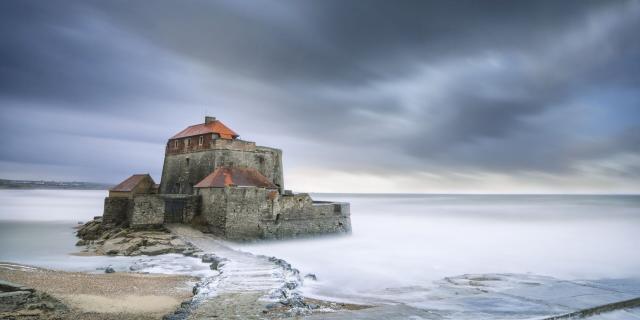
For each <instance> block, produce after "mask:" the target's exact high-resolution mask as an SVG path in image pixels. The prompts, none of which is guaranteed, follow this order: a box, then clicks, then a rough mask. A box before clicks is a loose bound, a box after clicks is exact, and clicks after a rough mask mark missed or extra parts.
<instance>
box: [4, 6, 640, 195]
mask: <svg viewBox="0 0 640 320" xmlns="http://www.w3.org/2000/svg"><path fill="white" fill-rule="evenodd" d="M638 37H640V1H594V2H590V1H584V0H580V1H555V0H554V1H486V2H481V1H438V2H436V1H408V0H402V1H386V0H385V1H371V0H367V1H365V0H335V1H329V0H322V1H317V0H307V1H305V0H292V1H269V0H260V1H238V0H229V1H95V2H94V1H25V0H17V1H11V0H7V1H0V40H1V41H0V133H1V134H2V138H1V139H0V150H2V151H1V153H0V178H12V179H45V180H46V179H58V180H82V181H96V182H109V183H116V182H119V181H120V180H122V179H124V178H126V177H127V176H129V175H130V174H132V173H142V172H149V173H151V174H152V176H153V177H154V178H155V179H156V180H158V181H159V178H160V173H161V170H162V161H163V156H164V145H165V143H166V139H168V138H169V137H170V136H172V135H173V134H175V133H177V132H178V131H180V130H182V129H183V128H184V127H186V126H188V125H191V124H196V123H200V122H202V121H203V116H204V115H205V114H208V115H212V116H216V117H217V118H218V119H220V120H222V121H223V122H224V123H225V124H227V125H228V126H229V127H230V128H232V129H233V130H235V131H236V132H238V133H239V134H240V136H241V138H242V139H246V140H252V141H256V142H257V143H258V144H261V145H266V146H273V147H277V148H281V149H283V151H284V169H285V186H286V187H287V188H293V189H294V190H299V191H329V192H331V191H333V192H607V193H608V192H640V40H639V38H638Z"/></svg>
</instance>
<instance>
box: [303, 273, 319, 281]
mask: <svg viewBox="0 0 640 320" xmlns="http://www.w3.org/2000/svg"><path fill="white" fill-rule="evenodd" d="M304 278H305V279H309V280H313V281H317V280H318V277H316V275H315V274H313V273H307V274H305V275H304Z"/></svg>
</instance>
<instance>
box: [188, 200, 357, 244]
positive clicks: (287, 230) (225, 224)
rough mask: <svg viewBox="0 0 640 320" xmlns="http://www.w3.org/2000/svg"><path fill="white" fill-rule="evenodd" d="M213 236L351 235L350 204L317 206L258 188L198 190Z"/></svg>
mask: <svg viewBox="0 0 640 320" xmlns="http://www.w3.org/2000/svg"><path fill="white" fill-rule="evenodd" d="M196 192H197V194H198V195H200V196H201V214H202V216H203V218H204V219H205V220H206V222H207V223H208V225H209V229H210V231H211V232H212V233H214V234H216V235H218V236H221V237H224V238H227V239H230V240H250V239H282V238H292V237H300V236H308V235H317V234H326V233H349V232H351V219H350V210H349V204H348V203H340V202H314V201H313V200H312V199H311V197H310V196H309V195H308V194H306V193H300V194H295V195H280V194H279V193H278V192H276V191H275V190H270V189H267V188H259V187H225V188H197V191H196Z"/></svg>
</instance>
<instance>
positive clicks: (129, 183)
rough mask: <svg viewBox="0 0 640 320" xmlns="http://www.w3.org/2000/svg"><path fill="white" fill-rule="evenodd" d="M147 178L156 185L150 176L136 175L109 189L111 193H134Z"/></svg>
mask: <svg viewBox="0 0 640 320" xmlns="http://www.w3.org/2000/svg"><path fill="white" fill-rule="evenodd" d="M145 178H149V179H151V183H153V184H155V182H154V181H153V178H151V176H150V175H149V174H134V175H132V176H131V177H129V178H127V179H126V180H124V181H122V182H120V184H119V185H117V186H115V187H113V188H111V189H109V191H124V192H126V191H132V190H133V188H135V187H136V186H137V185H138V184H139V183H140V182H142V180H144V179H145Z"/></svg>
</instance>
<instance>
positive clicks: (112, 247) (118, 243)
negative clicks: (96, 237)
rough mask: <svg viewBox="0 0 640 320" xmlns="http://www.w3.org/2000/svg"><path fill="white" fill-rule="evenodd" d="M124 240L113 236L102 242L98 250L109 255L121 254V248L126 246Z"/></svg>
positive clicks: (125, 240)
mask: <svg viewBox="0 0 640 320" xmlns="http://www.w3.org/2000/svg"><path fill="white" fill-rule="evenodd" d="M126 242H127V239H125V238H113V239H109V240H106V241H105V242H104V243H103V244H102V248H101V249H100V251H102V252H103V253H104V254H109V255H116V254H121V252H122V250H123V248H124V247H126ZM123 244H124V245H123Z"/></svg>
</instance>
